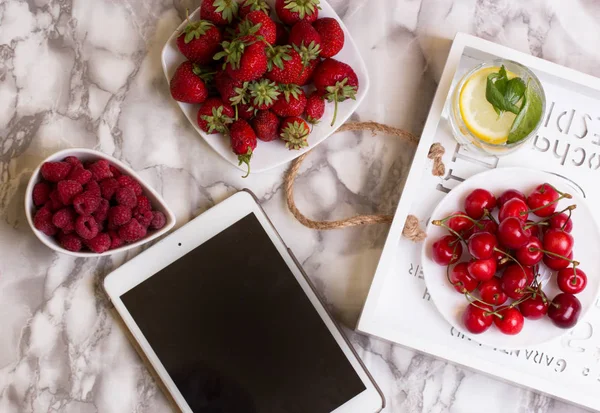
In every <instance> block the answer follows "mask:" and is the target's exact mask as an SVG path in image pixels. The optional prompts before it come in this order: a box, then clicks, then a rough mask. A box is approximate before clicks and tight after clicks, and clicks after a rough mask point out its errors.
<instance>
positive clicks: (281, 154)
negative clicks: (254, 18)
mask: <svg viewBox="0 0 600 413" xmlns="http://www.w3.org/2000/svg"><path fill="white" fill-rule="evenodd" d="M267 2H268V3H269V5H270V6H271V9H272V11H271V18H276V13H275V0H267ZM199 12H200V8H198V9H196V10H195V11H194V12H193V13H192V14H191V15H190V20H197V19H198V18H199ZM319 17H332V18H334V19H336V20H337V21H338V23H339V24H340V26H341V27H342V30H343V31H344V37H345V41H344V47H343V48H342V50H340V52H339V53H338V54H337V55H335V56H334V57H333V58H334V59H336V60H340V61H342V62H344V63H347V64H349V65H350V66H351V67H352V68H353V69H354V71H355V72H356V76H358V83H359V86H358V92H357V93H356V100H351V99H348V100H345V101H344V102H341V103H339V104H338V113H337V120H336V122H335V125H334V126H330V124H331V118H332V117H333V103H326V105H325V113H324V115H323V118H322V119H321V122H319V123H318V124H317V125H315V126H313V130H312V132H311V133H310V135H309V136H308V145H309V146H307V147H305V148H302V149H299V150H290V149H288V148H286V147H285V145H284V142H283V141H280V140H277V141H273V142H262V141H260V140H259V141H258V146H257V148H256V150H255V151H254V154H253V155H252V160H251V162H250V164H251V168H250V172H251V173H260V172H264V171H267V170H269V169H272V168H275V167H277V166H279V165H283V164H285V163H287V162H291V161H292V160H294V159H296V158H297V157H299V156H300V155H302V154H303V153H305V152H308V151H310V150H311V149H313V148H314V147H315V146H317V145H318V144H320V143H321V142H323V141H324V140H325V139H327V138H328V137H329V136H330V135H331V134H332V133H333V132H335V131H336V129H338V128H339V127H340V126H341V125H343V124H344V122H346V120H348V118H349V117H350V116H351V115H352V114H353V113H354V112H355V111H356V109H357V108H358V106H359V105H360V103H361V102H362V100H363V99H364V98H365V96H366V95H367V92H368V91H369V74H368V73H367V66H366V65H365V62H364V60H363V58H362V57H361V55H360V52H359V50H358V47H357V46H356V44H355V43H354V40H353V39H352V35H351V34H350V32H349V31H348V29H347V28H346V26H345V25H344V23H343V22H342V20H341V19H340V17H339V16H338V15H337V14H336V12H335V11H334V10H333V8H332V7H331V6H330V5H329V4H328V3H327V2H326V1H325V0H321V10H319ZM186 24H187V22H186V21H184V22H182V23H181V25H179V27H178V28H177V30H175V32H173V34H172V35H171V37H169V40H167V43H165V46H164V47H163V49H162V53H161V60H162V67H163V71H164V73H165V77H166V78H167V82H170V81H171V77H173V73H175V69H177V67H178V66H179V65H180V64H181V63H182V62H183V61H184V60H185V57H183V55H182V54H181V53H179V49H177V36H178V34H179V33H180V32H181V30H182V29H183V28H184V27H185V25H186ZM309 90H310V89H309ZM169 98H170V96H169ZM175 103H177V104H178V105H179V107H180V108H181V110H182V111H183V113H184V114H185V116H186V117H187V118H188V120H189V121H190V123H191V124H192V126H193V127H194V129H196V132H198V134H199V135H200V136H202V138H204V140H205V141H206V142H207V143H208V144H209V145H210V146H211V147H212V148H213V149H214V150H215V151H216V152H217V153H218V154H219V155H221V156H222V157H223V158H224V159H225V160H227V161H228V162H229V163H231V164H232V165H234V166H235V167H237V168H239V169H241V170H242V171H245V170H246V165H244V164H242V165H241V166H240V165H239V160H238V157H237V155H235V154H234V153H233V152H232V151H231V144H230V142H229V139H228V138H226V137H225V136H223V135H222V134H220V133H215V134H211V135H209V134H207V133H205V132H204V131H203V130H202V129H200V128H199V127H198V123H197V121H196V118H197V115H198V108H199V107H200V105H191V104H189V103H182V102H175Z"/></svg>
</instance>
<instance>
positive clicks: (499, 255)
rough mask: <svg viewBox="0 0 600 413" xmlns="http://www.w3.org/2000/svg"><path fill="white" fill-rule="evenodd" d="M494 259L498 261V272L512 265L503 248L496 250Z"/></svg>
mask: <svg viewBox="0 0 600 413" xmlns="http://www.w3.org/2000/svg"><path fill="white" fill-rule="evenodd" d="M494 259H495V260H496V270H501V269H503V268H505V267H506V266H507V265H508V264H509V263H510V258H508V257H507V256H506V251H504V248H503V247H496V249H495V250H494Z"/></svg>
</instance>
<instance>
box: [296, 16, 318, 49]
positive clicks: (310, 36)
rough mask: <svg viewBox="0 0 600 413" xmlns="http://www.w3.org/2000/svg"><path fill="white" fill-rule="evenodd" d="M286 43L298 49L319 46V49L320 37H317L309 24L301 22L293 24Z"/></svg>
mask: <svg viewBox="0 0 600 413" xmlns="http://www.w3.org/2000/svg"><path fill="white" fill-rule="evenodd" d="M320 20H323V19H320ZM288 42H289V43H290V44H291V45H292V46H298V47H302V46H305V47H309V46H312V47H315V46H319V49H320V47H321V36H320V35H319V33H317V31H316V30H315V28H314V27H312V25H311V24H310V23H309V22H307V21H301V22H298V23H296V24H294V26H293V27H292V30H290V37H289V39H288Z"/></svg>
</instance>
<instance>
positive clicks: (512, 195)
mask: <svg viewBox="0 0 600 413" xmlns="http://www.w3.org/2000/svg"><path fill="white" fill-rule="evenodd" d="M511 199H520V200H521V201H523V202H525V199H526V198H525V195H524V194H523V192H521V191H517V190H516V189H508V190H506V191H504V192H502V195H500V196H499V197H498V208H502V206H503V205H504V204H506V203H507V202H508V201H510V200H511Z"/></svg>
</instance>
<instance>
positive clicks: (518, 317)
mask: <svg viewBox="0 0 600 413" xmlns="http://www.w3.org/2000/svg"><path fill="white" fill-rule="evenodd" d="M494 324H496V327H498V330H500V331H501V332H502V333H504V334H508V335H511V336H513V335H515V334H519V333H520V332H521V330H523V325H524V324H525V319H524V318H523V314H521V312H520V311H519V310H518V309H517V308H515V307H505V308H502V309H500V310H498V315H496V316H494Z"/></svg>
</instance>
